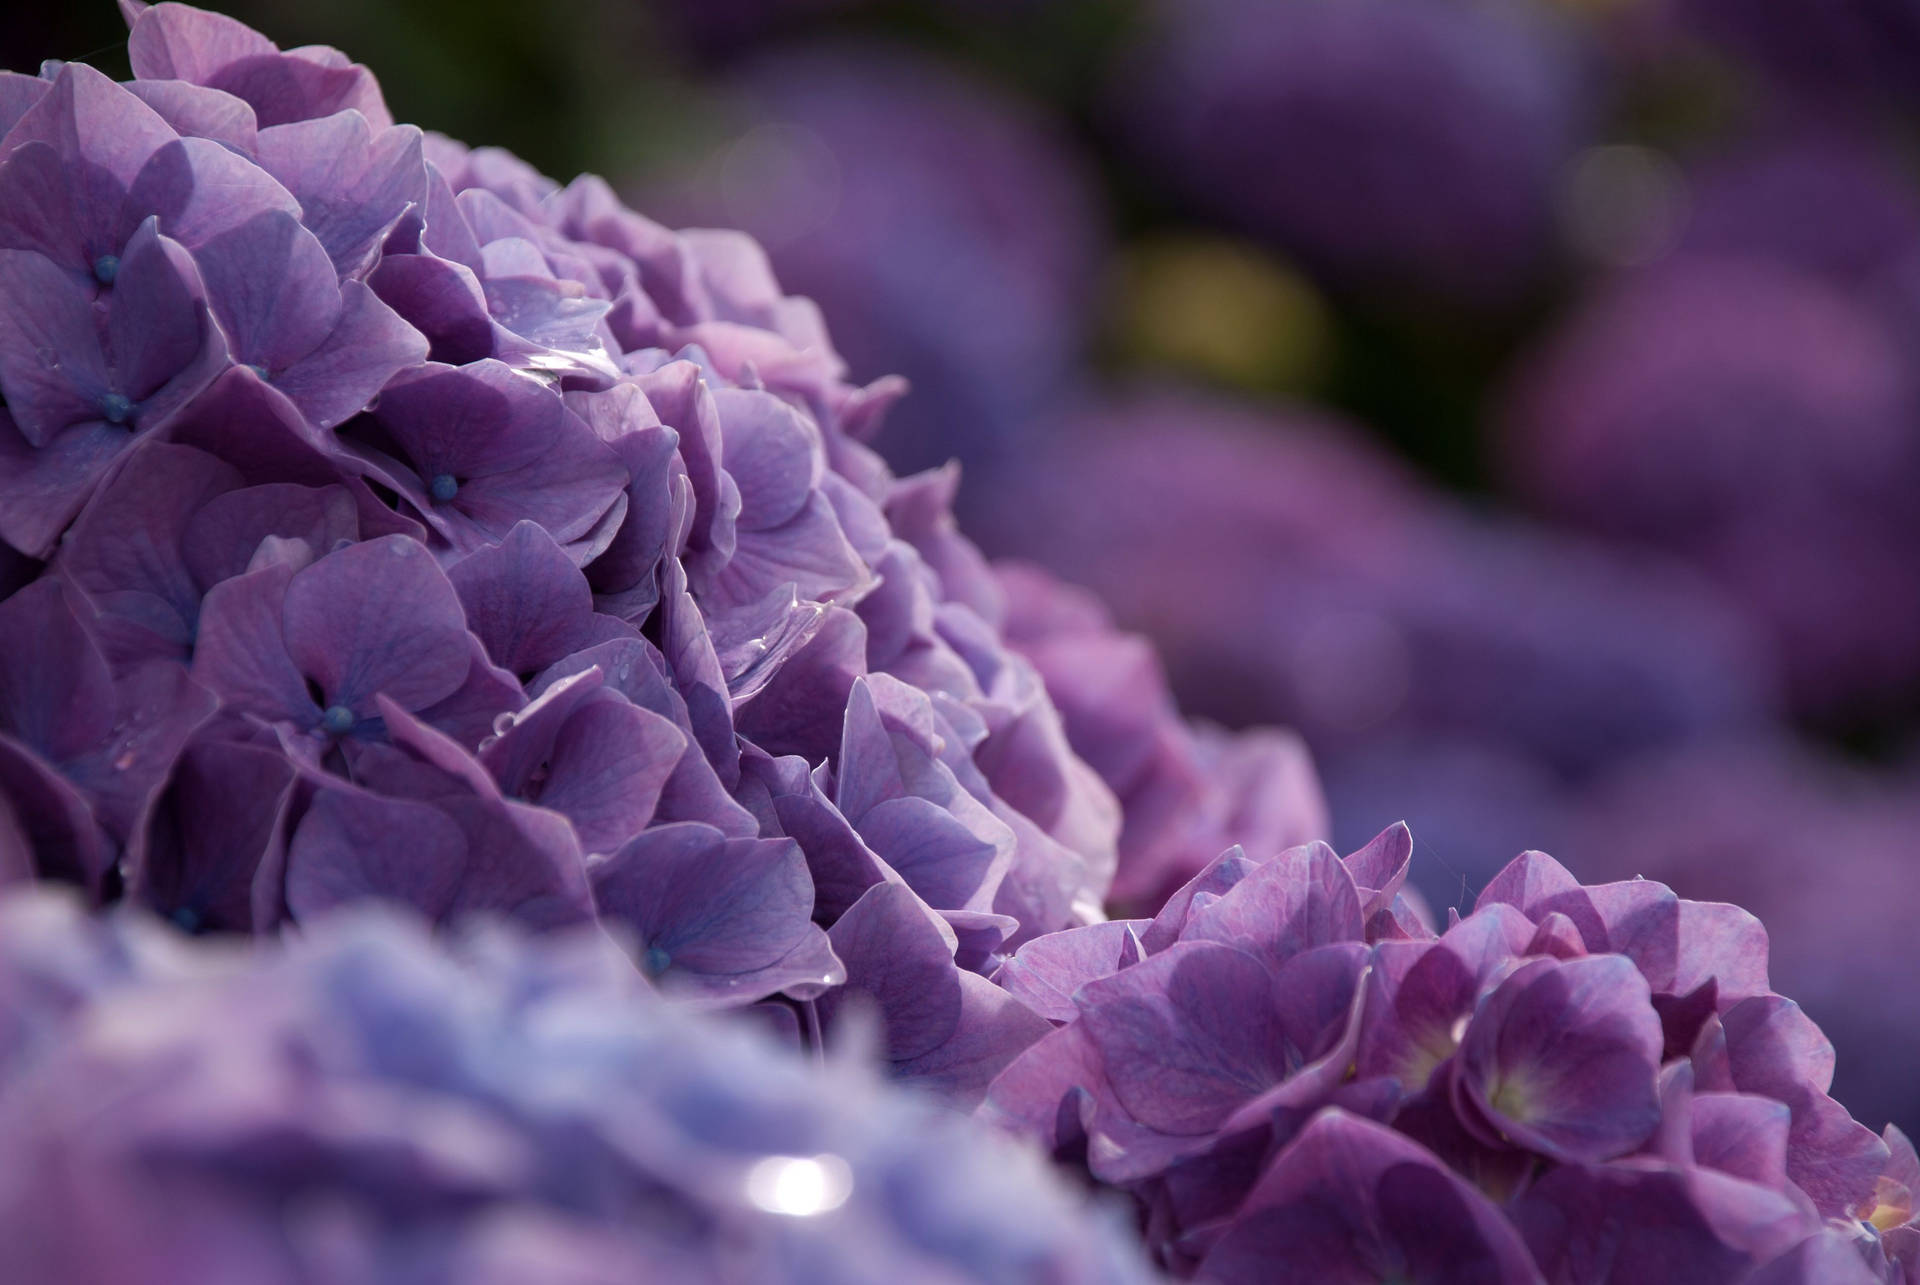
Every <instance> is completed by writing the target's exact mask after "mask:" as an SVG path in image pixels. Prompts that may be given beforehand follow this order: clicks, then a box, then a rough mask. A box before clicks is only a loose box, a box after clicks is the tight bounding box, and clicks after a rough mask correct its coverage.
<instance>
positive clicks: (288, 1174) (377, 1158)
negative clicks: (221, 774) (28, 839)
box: [0, 891, 1152, 1285]
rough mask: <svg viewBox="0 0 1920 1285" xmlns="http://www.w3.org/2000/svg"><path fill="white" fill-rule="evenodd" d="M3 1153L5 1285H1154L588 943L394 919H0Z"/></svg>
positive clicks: (1062, 1211)
mask: <svg viewBox="0 0 1920 1285" xmlns="http://www.w3.org/2000/svg"><path fill="white" fill-rule="evenodd" d="M103 1108H105V1109H104V1110H103ZM0 1138H3V1139H4V1140H5V1143H4V1145H5V1147H6V1152H7V1155H8V1156H9V1157H10V1160H9V1163H8V1164H7V1165H6V1167H5V1172H4V1173H0V1231H3V1232H4V1234H5V1236H6V1239H7V1243H8V1245H9V1246H10V1248H9V1250H8V1261H7V1268H6V1273H7V1275H8V1278H9V1279H13V1280H21V1281H26V1280H34V1281H108V1280H111V1281H116V1282H125V1285H136V1283H146V1282H152V1283H154V1285H160V1283H163V1282H164V1283H167V1285H172V1283H173V1282H180V1281H187V1280H218V1281H248V1282H254V1283H256V1285H276V1283H278V1282H295V1281H299V1282H315V1281H337V1282H342V1283H344V1282H348V1281H354V1282H375V1281H378V1282H394V1283H395V1285H398V1283H399V1282H409V1283H417V1285H425V1283H427V1282H446V1283H447V1285H453V1283H455V1282H461V1283H465V1282H502V1283H504V1282H508V1281H529V1280H538V1281H545V1282H555V1283H556V1285H559V1283H561V1282H566V1283H569V1285H571V1283H573V1282H578V1283H579V1285H587V1283H588V1282H607V1281H614V1280H620V1281H659V1282H703V1281H712V1282H737V1281H754V1282H786V1281H791V1282H821V1283H822V1285H824V1283H826V1282H872V1283H873V1285H881V1283H883V1282H894V1281H905V1280H916V1281H918V1280H926V1281H934V1280H937V1281H943V1282H944V1281H952V1282H961V1281H978V1282H981V1283H982V1285H987V1283H989V1282H991V1283H993V1285H998V1283H1000V1282H1013V1281H1031V1282H1035V1283H1036V1285H1039V1283H1041V1282H1045V1283H1046V1285H1066V1283H1069V1282H1072V1283H1075V1285H1095V1283H1103V1285H1104V1283H1107V1282H1112V1283H1114V1285H1118V1283H1119V1282H1129V1281H1138V1282H1142V1283H1143V1285H1144V1283H1145V1282H1146V1281H1148V1280H1150V1279H1152V1275H1151V1273H1150V1272H1149V1271H1148V1269H1147V1268H1146V1266H1145V1264H1144V1263H1143V1262H1141V1261H1140V1260H1139V1256H1138V1255H1139V1251H1138V1248H1137V1246H1134V1245H1131V1244H1130V1243H1129V1242H1130V1241H1131V1240H1132V1237H1131V1235H1130V1234H1129V1233H1128V1232H1127V1230H1126V1229H1125V1227H1124V1225H1123V1224H1122V1222H1121V1221H1120V1220H1119V1219H1118V1218H1116V1217H1114V1216H1113V1211H1110V1210H1096V1209H1092V1208H1090V1207H1088V1205H1087V1203H1086V1201H1085V1198H1084V1197H1083V1196H1076V1195H1071V1194H1069V1192H1068V1191H1067V1189H1066V1188H1065V1187H1064V1186H1063V1185H1062V1184H1061V1183H1060V1182H1059V1180H1058V1179H1057V1178H1056V1177H1054V1176H1053V1175H1051V1174H1049V1173H1048V1172H1047V1171H1046V1165H1045V1163H1044V1161H1043V1160H1042V1159H1041V1158H1040V1157H1038V1156H1036V1155H1034V1154H1033V1153H1032V1152H1031V1151H1029V1150H1027V1149H1024V1148H1021V1147H1019V1146H1018V1145H1017V1144H1015V1143H1013V1142H1011V1141H1009V1140H1006V1139H1003V1138H998V1137H996V1136H994V1134H993V1133H992V1131H990V1130H983V1129H980V1128H978V1127H977V1126H974V1125H971V1124H970V1123H969V1122H967V1121H965V1120H963V1119H961V1118H959V1117H956V1116H953V1115H952V1114H950V1113H948V1112H945V1111H943V1110H942V1109H941V1108H940V1107H939V1106H938V1105H937V1104H936V1103H934V1102H931V1101H927V1100H923V1099H921V1098H920V1097H918V1096H915V1095H911V1094H908V1093H906V1092H904V1091H901V1090H898V1089H894V1088H891V1087H890V1086H887V1085H885V1084H883V1083H881V1082H880V1081H879V1079H878V1077H877V1076H875V1075H874V1074H873V1072H872V1071H870V1070H868V1069H867V1068H866V1067H865V1066H864V1065H862V1064H861V1063H860V1061H859V1060H858V1059H857V1058H855V1057H852V1056H848V1055H843V1054H836V1055H835V1056H833V1057H831V1058H829V1059H827V1060H825V1061H824V1062H820V1061H812V1062H810V1061H803V1060H802V1059H801V1058H800V1057H798V1056H796V1055H794V1054H792V1053H790V1052H788V1051H786V1050H784V1049H781V1048H779V1047H777V1046H776V1045H775V1044H774V1042H772V1041H771V1040H769V1039H768V1038H767V1037H766V1036H765V1035H764V1034H763V1033H761V1032H758V1031H755V1030H752V1029H751V1028H742V1027H739V1026H723V1025H720V1024H717V1023H715V1022H714V1021H713V1019H711V1018H703V1017H700V1016H699V1015H697V1014H694V1013H691V1012H689V1011H687V1010H686V1009H685V1008H684V1007H683V1006H679V1005H674V1004H669V1003H664V1002H662V1001H661V1000H660V999H659V998H657V997H656V996H654V995H652V994H650V993H648V991H647V988H646V987H645V986H644V984H642V983H641V982H640V981H639V979H638V977H637V976H636V975H635V974H634V972H633V970H632V968H631V967H629V966H628V965H627V963H626V960H625V959H624V958H623V957H622V956H621V955H620V953H619V951H618V950H616V949H615V948H614V947H613V946H612V944H611V943H609V942H607V941H606V940H605V939H604V938H599V937H580V936H572V937H558V938H549V939H547V940H545V941H531V940H528V939H526V938H525V937H524V936H522V935H520V934H515V933H510V932H507V931H505V930H503V929H500V928H493V929H489V930H487V931H484V932H475V933H469V934H467V935H465V936H461V937H454V938H453V939H452V940H449V941H445V942H435V941H433V940H431V939H430V938H429V935H428V931H427V929H426V926H425V925H423V924H422V923H421V922H419V921H418V920H417V919H415V918H413V917H412V916H410V915H401V914H398V913H395V912H393V911H390V910H380V911H370V910H357V911H348V912H342V914H341V915H339V916H337V917H331V918H330V919H328V920H327V921H325V922H323V923H321V924H320V925H318V926H317V927H316V928H315V929H314V930H313V931H311V932H308V933H305V934H303V935H302V936H301V938H299V939H298V940H295V941H292V942H290V944H288V945H287V947H286V948H285V949H284V950H282V949H279V948H265V947H263V948H261V949H260V950H258V951H255V952H251V953H245V952H242V951H240V950H237V949H235V948H233V947H230V946H226V945H218V944H214V945H209V944H205V943H194V942H189V941H187V940H185V939H183V938H181V937H179V936H178V935H177V934H176V933H175V932H173V931H171V930H169V929H167V928H165V927H164V926H162V925H160V924H158V923H156V922H153V921H150V920H147V919H146V918H144V917H141V916H132V915H115V916H113V917H111V918H108V919H89V918H87V917H86V916H85V915H84V912H83V910H82V908H81V907H79V906H78V905H77V904H75V903H74V902H72V901H70V900H69V899H67V898H65V897H60V896H55V895H53V894H51V893H47V892H37V891H29V892H24V893H22V892H16V893H14V894H13V895H11V896H9V897H8V898H6V899H5V900H4V901H0Z"/></svg>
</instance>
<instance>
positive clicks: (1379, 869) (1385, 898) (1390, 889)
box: [1346, 821, 1413, 920]
mask: <svg viewBox="0 0 1920 1285" xmlns="http://www.w3.org/2000/svg"><path fill="white" fill-rule="evenodd" d="M1346 863H1347V872H1348V873H1349V874H1351V875H1352V876H1353V882H1354V884H1355V886H1357V887H1358V888H1360V889H1361V890H1362V893H1363V901H1362V904H1361V907H1360V915H1361V918H1363V919H1369V920H1370V919H1372V918H1373V917H1374V916H1375V915H1376V914H1378V913H1380V912H1381V911H1383V910H1385V909H1387V908H1388V907H1389V906H1391V905H1392V904H1393V899H1394V898H1395V897H1397V896H1399V895H1400V889H1401V887H1402V886H1403V885H1404V884H1405V883H1406V881H1407V869H1408V867H1409V866H1411V865H1412V864H1413V832H1412V831H1411V830H1409V829H1407V823H1406V822H1404V821H1400V822H1396V823H1395V824H1393V825H1390V826H1388V827H1387V828H1386V829H1384V830H1382V831H1381V832H1380V833H1379V834H1377V835H1375V836H1374V837H1373V838H1372V839H1371V840H1369V841H1368V842H1367V846H1366V847H1364V848H1361V849H1360V850H1359V851H1358V852H1350V853H1348V854H1347V857H1346Z"/></svg>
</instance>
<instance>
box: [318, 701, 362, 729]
mask: <svg viewBox="0 0 1920 1285" xmlns="http://www.w3.org/2000/svg"><path fill="white" fill-rule="evenodd" d="M359 721H360V720H358V719H356V718H355V717H354V716H353V711H352V710H350V709H348V708H347V707H346V706H345V705H329V706H327V712H326V713H324V714H322V715H321V716H320V726H321V727H322V728H324V729H325V730H326V733H327V735H329V736H345V735H346V734H347V733H348V732H351V731H352V730H353V725H354V724H355V723H357V722H359Z"/></svg>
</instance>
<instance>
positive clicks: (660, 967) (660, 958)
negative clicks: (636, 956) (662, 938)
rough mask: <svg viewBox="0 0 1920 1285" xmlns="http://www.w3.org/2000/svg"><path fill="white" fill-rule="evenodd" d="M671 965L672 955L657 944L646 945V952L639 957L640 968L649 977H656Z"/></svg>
mask: <svg viewBox="0 0 1920 1285" xmlns="http://www.w3.org/2000/svg"><path fill="white" fill-rule="evenodd" d="M672 967H673V956H672V955H669V954H668V953H667V952H666V951H664V950H661V949H660V948H659V947H658V946H649V947H647V953H646V954H645V955H643V956H641V957H640V968H641V970H642V971H643V972H645V973H646V975H647V976H649V977H658V976H659V975H660V974H662V973H664V972H666V971H667V970H668V969H669V968H672Z"/></svg>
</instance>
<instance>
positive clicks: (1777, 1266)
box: [1743, 1227, 1886, 1285]
mask: <svg viewBox="0 0 1920 1285" xmlns="http://www.w3.org/2000/svg"><path fill="white" fill-rule="evenodd" d="M1743 1285H1886V1277H1884V1276H1882V1275H1880V1274H1879V1273H1878V1272H1876V1271H1874V1270H1873V1269H1872V1268H1870V1267H1869V1266H1868V1265H1867V1261H1866V1258H1865V1257H1864V1255H1863V1254H1862V1252H1861V1247H1860V1245H1859V1244H1858V1243H1857V1242H1856V1238H1855V1237H1854V1236H1853V1235H1851V1234H1850V1233H1849V1232H1847V1231H1845V1230H1842V1229H1840V1228H1836V1227H1826V1228H1823V1229H1822V1230H1821V1231H1820V1232H1819V1234H1818V1235H1814V1236H1810V1237H1808V1238H1807V1239H1806V1240H1803V1241H1801V1242H1800V1243H1799V1244H1798V1245H1795V1246H1794V1247H1793V1248H1792V1249H1790V1250H1788V1251H1787V1252H1786V1253H1785V1254H1782V1255H1781V1256H1780V1257H1778V1258H1776V1259H1774V1260H1773V1261H1772V1262H1770V1263H1768V1264H1767V1265H1766V1266H1765V1267H1762V1268H1761V1269H1760V1270H1759V1271H1757V1272H1755V1273H1754V1274H1753V1275H1752V1276H1750V1277H1748V1278H1747V1279H1746V1281H1745V1282H1744V1283H1743Z"/></svg>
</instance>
